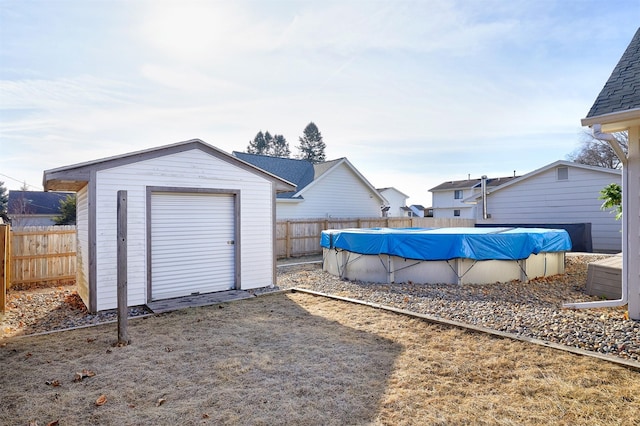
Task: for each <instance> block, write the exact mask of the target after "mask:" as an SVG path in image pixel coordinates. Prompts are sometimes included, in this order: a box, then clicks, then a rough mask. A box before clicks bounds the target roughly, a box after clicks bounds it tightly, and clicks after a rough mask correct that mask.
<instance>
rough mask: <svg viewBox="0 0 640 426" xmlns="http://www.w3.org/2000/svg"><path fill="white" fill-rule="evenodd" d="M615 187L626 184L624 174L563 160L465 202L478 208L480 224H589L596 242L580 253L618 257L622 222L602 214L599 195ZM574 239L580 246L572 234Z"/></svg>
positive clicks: (612, 215)
mask: <svg viewBox="0 0 640 426" xmlns="http://www.w3.org/2000/svg"><path fill="white" fill-rule="evenodd" d="M611 183H618V184H620V183H621V172H620V170H615V169H608V168H603V167H596V166H588V165H584V164H578V163H574V162H571V161H562V160H560V161H556V162H553V163H551V164H547V165H546V166H544V167H541V168H539V169H537V170H534V171H532V172H530V173H527V174H525V175H523V176H520V177H517V178H512V179H509V180H508V181H506V182H503V183H502V184H501V185H496V186H492V185H487V192H486V197H485V198H484V200H483V196H482V192H480V193H476V194H473V195H472V196H471V197H468V198H466V199H465V200H464V201H465V202H466V203H474V204H473V205H475V206H476V207H477V208H476V209H475V210H474V213H475V217H473V219H475V220H476V224H478V225H536V224H540V225H548V226H546V227H550V226H549V225H563V224H566V225H569V224H575V225H578V224H584V226H585V227H586V229H585V231H584V232H585V238H588V235H586V234H589V233H590V235H591V239H590V240H591V241H586V242H585V248H584V249H580V250H578V251H591V250H590V248H591V249H592V250H593V251H596V252H619V251H620V250H621V248H622V237H621V233H620V229H621V223H620V221H619V220H616V217H615V216H616V215H615V214H614V213H612V212H611V211H606V210H602V208H601V206H602V200H600V199H599V197H600V190H602V189H603V188H604V187H605V186H607V185H609V184H611ZM484 206H486V211H485V210H484V208H483V207H484ZM589 229H590V231H589ZM567 231H569V233H570V234H571V233H572V231H570V229H567ZM575 232H578V231H577V230H576V231H575ZM580 232H582V231H580ZM572 240H574V246H576V244H578V240H577V239H574V236H573V235H572ZM574 248H575V247H574Z"/></svg>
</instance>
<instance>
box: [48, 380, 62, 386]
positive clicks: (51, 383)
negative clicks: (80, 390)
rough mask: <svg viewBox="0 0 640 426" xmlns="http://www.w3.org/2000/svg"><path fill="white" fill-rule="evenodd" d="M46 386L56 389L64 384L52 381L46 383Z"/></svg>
mask: <svg viewBox="0 0 640 426" xmlns="http://www.w3.org/2000/svg"><path fill="white" fill-rule="evenodd" d="M44 384H45V385H49V386H53V387H54V388H57V387H58V386H61V385H62V383H60V380H51V381H46V382H44Z"/></svg>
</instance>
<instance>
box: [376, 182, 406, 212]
mask: <svg viewBox="0 0 640 426" xmlns="http://www.w3.org/2000/svg"><path fill="white" fill-rule="evenodd" d="M378 192H379V193H380V195H382V196H383V197H384V198H385V199H386V200H387V201H388V202H389V204H388V205H387V206H385V208H384V209H383V214H382V215H383V216H384V217H405V216H406V215H407V213H406V211H405V210H404V209H405V208H406V206H407V198H409V196H408V195H407V194H405V193H404V192H401V191H399V190H397V189H396V188H394V187H392V186H391V187H388V188H378Z"/></svg>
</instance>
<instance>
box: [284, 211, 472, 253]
mask: <svg viewBox="0 0 640 426" xmlns="http://www.w3.org/2000/svg"><path fill="white" fill-rule="evenodd" d="M474 225H475V221H474V220H473V219H456V218H452V219H445V218H442V219H440V218H433V217H374V218H356V219H297V220H286V221H278V222H276V256H277V257H278V258H279V259H280V258H287V257H298V256H307V255H314V254H320V253H322V248H321V247H320V233H321V232H322V231H324V230H327V229H345V228H451V227H473V226H474Z"/></svg>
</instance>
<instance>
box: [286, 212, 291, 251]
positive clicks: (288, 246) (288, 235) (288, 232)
mask: <svg viewBox="0 0 640 426" xmlns="http://www.w3.org/2000/svg"><path fill="white" fill-rule="evenodd" d="M285 233H286V240H285V246H286V247H285V253H286V256H287V259H288V258H290V257H291V222H289V221H287V227H286V228H285Z"/></svg>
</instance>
